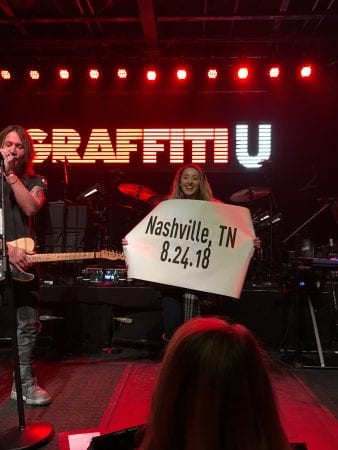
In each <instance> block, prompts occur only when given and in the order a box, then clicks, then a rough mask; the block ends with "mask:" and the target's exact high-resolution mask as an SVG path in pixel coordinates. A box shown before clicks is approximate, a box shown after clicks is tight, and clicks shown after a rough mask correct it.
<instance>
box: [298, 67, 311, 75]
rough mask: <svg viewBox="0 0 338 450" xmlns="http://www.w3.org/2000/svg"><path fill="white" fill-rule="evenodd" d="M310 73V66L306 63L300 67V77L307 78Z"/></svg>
mask: <svg viewBox="0 0 338 450" xmlns="http://www.w3.org/2000/svg"><path fill="white" fill-rule="evenodd" d="M311 74H312V67H311V66H309V65H307V66H302V67H301V68H300V76H301V77H302V78H309V77H310V76H311Z"/></svg>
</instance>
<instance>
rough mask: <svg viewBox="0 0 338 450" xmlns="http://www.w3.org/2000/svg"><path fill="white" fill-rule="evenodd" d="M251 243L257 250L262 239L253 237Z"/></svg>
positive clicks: (260, 245)
mask: <svg viewBox="0 0 338 450" xmlns="http://www.w3.org/2000/svg"><path fill="white" fill-rule="evenodd" d="M253 244H254V247H255V249H256V250H259V249H260V248H261V247H262V241H261V239H260V238H259V237H255V238H254V240H253Z"/></svg>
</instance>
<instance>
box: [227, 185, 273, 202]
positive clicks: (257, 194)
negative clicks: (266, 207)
mask: <svg viewBox="0 0 338 450" xmlns="http://www.w3.org/2000/svg"><path fill="white" fill-rule="evenodd" d="M270 194H271V189H270V188H269V187H266V186H255V187H248V188H245V189H241V190H240V191H237V192H235V193H234V194H232V195H231V197H230V200H231V201H232V202H235V203H249V202H252V201H254V200H258V199H260V198H263V197H267V196H268V195H270Z"/></svg>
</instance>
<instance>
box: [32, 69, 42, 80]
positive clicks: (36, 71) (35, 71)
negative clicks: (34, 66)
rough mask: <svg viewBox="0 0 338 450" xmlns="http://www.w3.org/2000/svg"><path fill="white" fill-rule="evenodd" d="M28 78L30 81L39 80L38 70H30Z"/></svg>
mask: <svg viewBox="0 0 338 450" xmlns="http://www.w3.org/2000/svg"><path fill="white" fill-rule="evenodd" d="M29 76H30V78H31V79H32V80H38V79H39V78H40V73H39V71H38V70H30V71H29Z"/></svg>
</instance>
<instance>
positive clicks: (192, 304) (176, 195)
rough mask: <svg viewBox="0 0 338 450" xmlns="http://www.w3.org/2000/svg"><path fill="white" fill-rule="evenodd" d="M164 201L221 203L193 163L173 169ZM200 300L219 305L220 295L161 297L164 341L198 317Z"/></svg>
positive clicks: (256, 241) (185, 293)
mask: <svg viewBox="0 0 338 450" xmlns="http://www.w3.org/2000/svg"><path fill="white" fill-rule="evenodd" d="M168 198H169V199H188V200H205V201H210V202H219V203H221V201H220V200H218V199H216V198H215V197H214V196H213V193H212V189H211V187H210V184H209V181H208V179H207V177H206V174H205V172H204V171H203V170H202V169H201V167H199V166H198V165H196V164H188V165H185V166H183V167H181V168H179V169H178V170H177V172H176V175H175V178H174V181H173V183H172V186H171V191H170V194H169V197H168ZM260 246H261V241H260V239H259V238H255V239H254V247H255V248H260ZM181 292H182V291H181ZM201 301H203V302H205V303H209V304H215V303H217V302H218V303H219V301H220V296H217V295H215V294H208V293H206V294H203V293H201V292H197V291H188V290H184V291H183V292H182V295H181V296H177V295H175V296H171V295H165V296H164V297H162V308H163V322H164V334H163V338H164V340H166V341H168V340H169V339H170V338H171V336H172V335H173V333H174V331H175V330H176V329H177V328H178V327H179V326H180V325H181V324H182V323H183V322H185V321H186V320H188V319H191V318H193V317H198V316H200V315H201Z"/></svg>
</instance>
